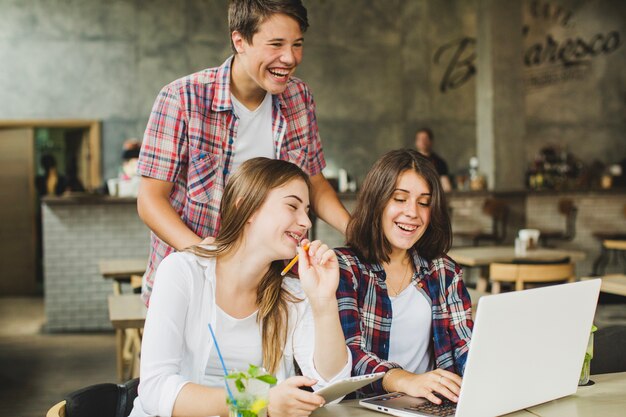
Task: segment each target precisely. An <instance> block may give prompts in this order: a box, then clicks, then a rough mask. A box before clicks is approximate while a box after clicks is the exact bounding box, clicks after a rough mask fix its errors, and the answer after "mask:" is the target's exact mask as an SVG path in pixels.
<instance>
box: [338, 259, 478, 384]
mask: <svg viewBox="0 0 626 417" xmlns="http://www.w3.org/2000/svg"><path fill="white" fill-rule="evenodd" d="M335 252H336V253H337V257H338V260H339V272H340V279H339V287H338V289H337V301H338V303H339V317H340V319H341V326H342V327H343V333H344V336H345V338H346V343H347V344H348V347H349V348H350V351H351V352H352V373H353V375H365V374H369V373H373V372H386V371H388V370H390V369H392V368H399V367H400V365H399V364H397V363H394V362H390V361H388V360H387V359H388V358H389V335H390V331H391V321H392V319H393V312H392V308H391V300H390V298H389V295H388V294H387V285H386V282H385V277H386V275H385V270H384V269H383V266H382V265H381V264H376V263H374V264H372V263H367V262H363V261H362V260H360V259H359V258H358V257H357V255H356V254H355V252H354V251H353V250H352V249H350V248H338V249H335ZM410 254H411V256H412V259H413V264H414V266H415V271H416V272H415V273H414V274H413V277H412V279H411V285H415V286H417V287H420V288H421V289H422V290H423V292H424V293H425V295H426V296H427V298H428V300H429V302H430V304H431V307H432V327H433V328H432V335H433V351H434V359H435V366H436V367H437V368H441V369H445V370H447V371H450V372H454V373H456V374H458V375H461V376H462V375H463V372H464V370H465V361H466V359H467V354H468V352H469V344H470V339H471V337H472V328H473V327H474V322H473V321H472V311H471V306H472V303H471V300H470V296H469V293H468V292H467V289H466V288H465V285H464V284H463V279H462V270H461V268H460V267H459V266H458V265H457V264H455V263H454V261H453V260H452V259H450V258H449V257H447V256H445V257H442V258H437V259H433V260H432V261H430V262H429V261H427V260H426V259H424V258H422V257H420V256H419V255H418V254H417V251H415V250H411V251H410ZM407 337H410V335H407ZM374 393H377V394H380V393H384V390H383V388H382V380H379V381H378V382H375V383H374V384H371V385H369V386H367V387H366V388H364V389H362V390H361V392H360V394H362V395H370V394H374Z"/></svg>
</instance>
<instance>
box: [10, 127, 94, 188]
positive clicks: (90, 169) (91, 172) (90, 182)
mask: <svg viewBox="0 0 626 417" xmlns="http://www.w3.org/2000/svg"><path fill="white" fill-rule="evenodd" d="M12 128H58V129H72V128H83V129H86V130H87V132H88V139H87V143H88V155H87V159H88V166H87V170H88V171H87V175H88V181H87V182H86V183H85V184H84V185H85V188H86V189H87V190H89V191H93V190H95V189H97V188H98V187H100V186H101V185H102V157H101V143H102V142H101V121H100V120H81V119H58V120H51V119H23V120H0V129H12Z"/></svg>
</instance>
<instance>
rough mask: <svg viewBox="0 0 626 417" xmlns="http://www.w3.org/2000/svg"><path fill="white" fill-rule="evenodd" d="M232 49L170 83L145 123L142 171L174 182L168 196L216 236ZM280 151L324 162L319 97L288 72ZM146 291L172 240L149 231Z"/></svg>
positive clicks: (231, 139) (278, 110)
mask: <svg viewBox="0 0 626 417" xmlns="http://www.w3.org/2000/svg"><path fill="white" fill-rule="evenodd" d="M232 59H233V58H232V57H230V58H228V59H227V60H226V62H224V63H223V64H222V66H220V67H217V68H209V69H206V70H204V71H200V72H197V73H195V74H191V75H189V76H187V77H184V78H181V79H179V80H176V81H174V82H172V83H171V84H169V85H167V86H165V87H164V88H163V89H162V90H161V92H160V93H159V96H158V97H157V99H156V101H155V103H154V106H153V108H152V113H151V114H150V120H149V121H148V126H147V127H146V132H145V134H144V139H143V144H142V147H141V154H140V156H139V164H138V169H137V170H138V172H139V174H141V175H143V176H146V177H150V178H156V179H159V180H163V181H168V182H173V183H174V187H173V189H172V192H171V194H170V203H171V205H172V207H173V208H174V209H175V210H176V212H177V213H178V214H179V215H180V217H181V218H182V220H183V221H184V222H185V224H186V225H187V226H189V228H190V229H191V230H193V232H194V233H196V234H197V235H198V236H200V237H207V236H215V235H216V234H217V232H218V230H219V226H220V218H219V209H220V202H221V199H222V193H223V191H224V186H225V185H226V181H227V180H228V178H229V175H230V174H231V170H232V166H233V157H234V152H235V145H234V143H235V140H236V138H237V125H238V119H237V116H235V113H234V112H233V105H232V102H231V96H230V68H231V62H232ZM272 99H273V100H272V104H273V106H272V134H273V138H274V149H275V157H276V158H277V159H283V160H286V161H290V162H293V163H294V164H296V165H298V166H299V167H300V168H302V169H303V170H304V171H305V172H306V173H307V174H309V175H310V176H313V175H316V174H319V173H320V172H321V171H322V169H323V168H324V167H325V165H326V163H325V161H324V154H323V152H322V144H321V142H320V138H319V132H318V128H317V120H316V117H315V102H314V101H313V96H312V95H311V93H310V91H309V89H308V87H307V86H306V84H304V83H303V82H302V81H301V80H299V79H297V78H291V80H290V81H289V83H288V85H287V88H286V89H285V91H284V92H283V93H282V94H280V95H275V96H273V97H272ZM151 243H152V246H151V253H150V259H149V262H148V267H147V269H146V274H145V276H144V288H143V296H144V301H145V302H146V304H147V303H148V300H149V298H150V293H151V291H152V284H153V279H154V273H155V271H156V268H157V267H158V265H159V263H160V262H161V260H162V259H163V258H164V257H165V256H167V255H168V254H169V253H171V252H173V251H174V248H172V247H171V246H169V245H168V244H166V243H165V242H163V241H162V240H161V239H159V238H158V237H157V236H156V235H155V234H154V233H152V234H151Z"/></svg>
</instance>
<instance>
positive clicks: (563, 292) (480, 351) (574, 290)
mask: <svg viewBox="0 0 626 417" xmlns="http://www.w3.org/2000/svg"><path fill="white" fill-rule="evenodd" d="M600 284H601V280H600V279H594V280H589V281H583V282H576V283H572V284H562V285H554V286H549V287H543V288H537V289H531V290H526V291H516V292H510V293H504V294H497V295H490V296H485V297H482V298H481V299H480V300H479V304H478V310H477V314H476V321H475V324H474V333H473V335H472V342H471V346H470V351H469V355H468V358H467V363H466V367H465V375H464V377H463V384H462V385H461V394H460V396H459V402H458V404H456V410H455V409H454V407H452V409H451V410H450V407H448V410H447V411H446V410H445V407H444V410H442V409H441V407H433V408H434V409H435V410H434V411H428V410H426V411H419V410H420V409H421V408H427V407H429V406H430V402H428V401H427V400H425V399H422V398H415V397H410V396H408V395H404V394H398V393H392V394H387V395H381V396H378V397H372V398H369V399H365V400H361V401H360V402H359V404H360V405H362V406H364V407H366V408H370V409H372V410H376V411H381V412H384V413H387V414H392V415H396V416H406V417H415V416H457V417H466V416H470V417H475V416H481V417H487V416H499V415H502V414H506V413H511V412H513V411H517V410H520V409H523V408H527V407H531V406H534V405H537V404H541V403H543V402H546V401H550V400H554V399H556V398H560V397H564V396H566V395H570V394H573V393H575V392H576V389H577V387H578V379H579V377H580V371H581V368H582V364H583V359H584V357H585V351H586V348H587V341H588V340H589V333H590V330H591V325H592V322H593V317H594V314H595V310H596V305H597V302H598V294H599V292H600Z"/></svg>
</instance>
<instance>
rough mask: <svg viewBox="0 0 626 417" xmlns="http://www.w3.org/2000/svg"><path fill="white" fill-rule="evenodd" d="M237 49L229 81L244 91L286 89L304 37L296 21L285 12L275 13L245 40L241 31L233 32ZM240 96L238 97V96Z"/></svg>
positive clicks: (276, 92) (277, 91)
mask: <svg viewBox="0 0 626 417" xmlns="http://www.w3.org/2000/svg"><path fill="white" fill-rule="evenodd" d="M231 38H232V41H233V45H234V47H235V50H236V51H237V54H236V55H235V63H234V64H233V75H232V79H231V82H232V83H234V84H235V85H236V89H237V90H239V91H241V92H243V93H244V94H245V95H248V94H252V93H254V92H255V91H254V90H257V91H256V92H259V93H260V92H264V91H268V92H270V93H271V94H280V93H282V92H283V91H285V88H286V87H287V82H288V81H289V77H290V76H291V75H293V73H294V71H295V69H296V67H297V66H298V64H300V61H302V46H303V42H304V38H303V36H302V31H301V30H300V26H299V24H298V22H297V21H296V20H295V19H293V18H291V17H289V16H287V15H284V14H274V15H272V16H270V17H269V18H267V19H266V20H265V21H264V22H263V23H261V25H260V26H259V30H258V31H257V32H256V33H255V34H254V36H253V37H252V41H251V42H250V43H248V42H247V41H246V40H245V39H244V38H243V36H242V35H241V33H239V32H237V31H235V32H233V33H232V36H231ZM238 98H239V97H238Z"/></svg>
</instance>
